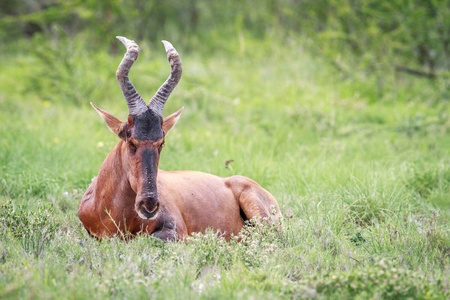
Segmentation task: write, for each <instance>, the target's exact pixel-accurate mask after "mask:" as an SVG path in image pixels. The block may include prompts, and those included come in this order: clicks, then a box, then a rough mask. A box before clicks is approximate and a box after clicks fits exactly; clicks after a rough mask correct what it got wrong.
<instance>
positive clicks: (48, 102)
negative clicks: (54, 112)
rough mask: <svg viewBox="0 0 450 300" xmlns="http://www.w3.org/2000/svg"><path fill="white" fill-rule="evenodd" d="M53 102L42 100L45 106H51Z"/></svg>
mask: <svg viewBox="0 0 450 300" xmlns="http://www.w3.org/2000/svg"><path fill="white" fill-rule="evenodd" d="M51 104H52V103H51V102H50V101H48V100H45V101H44V102H42V105H44V107H49V106H50V105H51Z"/></svg>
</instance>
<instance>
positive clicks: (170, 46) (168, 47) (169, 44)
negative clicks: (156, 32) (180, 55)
mask: <svg viewBox="0 0 450 300" xmlns="http://www.w3.org/2000/svg"><path fill="white" fill-rule="evenodd" d="M161 42H162V43H163V44H164V48H165V49H166V52H167V51H169V50H170V49H174V47H173V45H172V44H171V43H170V42H168V41H166V40H162V41H161Z"/></svg>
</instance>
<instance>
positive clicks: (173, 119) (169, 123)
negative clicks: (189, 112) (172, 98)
mask: <svg viewBox="0 0 450 300" xmlns="http://www.w3.org/2000/svg"><path fill="white" fill-rule="evenodd" d="M183 109H184V107H182V108H180V110H178V111H177V112H174V113H173V114H171V115H170V116H167V117H165V118H164V121H163V124H162V130H163V131H164V134H165V135H167V133H168V132H169V130H170V129H172V127H173V125H175V124H176V123H177V122H178V119H179V118H180V116H181V113H182V112H183Z"/></svg>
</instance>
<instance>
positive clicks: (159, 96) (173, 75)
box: [148, 41, 183, 117]
mask: <svg viewBox="0 0 450 300" xmlns="http://www.w3.org/2000/svg"><path fill="white" fill-rule="evenodd" d="M162 43H163V44H164V48H165V49H166V53H167V59H168V60H169V63H170V67H171V72H170V75H169V78H167V80H166V82H164V84H163V85H162V86H161V87H160V88H159V89H158V91H157V92H156V94H155V96H153V98H152V100H150V103H149V104H148V108H149V109H151V110H153V111H154V112H156V113H157V114H158V115H160V116H161V117H162V112H163V109H164V105H165V104H166V101H167V99H168V98H169V96H170V94H171V93H172V91H173V89H174V88H175V87H176V86H177V84H178V82H179V81H180V78H181V73H182V72H183V68H182V65H181V59H180V55H179V54H178V52H177V50H176V49H175V48H174V47H173V46H172V44H171V43H169V42H168V41H162Z"/></svg>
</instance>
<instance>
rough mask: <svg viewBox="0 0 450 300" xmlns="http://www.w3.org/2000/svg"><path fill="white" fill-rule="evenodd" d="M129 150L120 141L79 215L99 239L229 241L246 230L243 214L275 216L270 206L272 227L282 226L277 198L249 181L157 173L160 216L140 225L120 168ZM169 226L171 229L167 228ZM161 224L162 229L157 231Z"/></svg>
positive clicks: (123, 173) (90, 189)
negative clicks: (142, 236)
mask: <svg viewBox="0 0 450 300" xmlns="http://www.w3.org/2000/svg"><path fill="white" fill-rule="evenodd" d="M125 144H126V143H125V142H124V141H122V140H121V141H120V142H119V143H118V144H117V146H116V147H115V148H114V149H113V151H112V152H111V153H110V154H109V155H108V157H107V158H106V159H105V161H104V163H103V165H102V167H101V169H100V172H99V175H98V176H97V177H96V178H95V179H94V180H93V181H92V183H91V185H90V186H89V188H88V190H87V191H86V193H85V194H84V196H83V199H82V201H81V205H80V209H79V211H78V216H79V218H80V220H81V221H82V222H83V225H84V227H85V228H86V229H87V230H88V231H89V232H90V233H91V234H92V235H93V236H95V237H97V238H99V239H101V238H103V237H107V236H112V235H118V234H119V233H120V232H121V233H131V234H132V235H135V234H137V233H139V232H144V233H147V234H154V235H156V236H160V237H161V238H162V239H163V240H176V239H183V238H184V237H186V236H187V235H190V234H191V233H193V232H204V231H205V230H206V229H207V228H213V229H214V230H218V231H220V233H221V234H223V235H224V236H225V238H226V239H229V238H230V236H231V234H233V235H237V234H238V233H239V231H240V230H241V229H242V226H243V225H244V220H243V219H242V217H241V215H240V209H242V210H243V212H244V213H245V215H246V217H247V218H248V219H251V218H253V217H263V218H264V217H270V216H272V214H271V212H270V207H271V206H273V207H274V208H275V209H276V214H275V216H273V221H274V222H278V220H279V218H280V216H281V213H280V210H279V207H278V203H277V202H276V200H275V198H274V197H273V196H272V195H271V194H270V193H269V192H267V191H266V190H265V189H263V188H262V187H261V186H260V185H259V184H257V183H256V182H254V181H253V180H251V179H249V178H246V177H243V176H232V177H228V178H221V177H217V176H214V175H211V174H207V173H201V172H194V171H163V170H159V171H158V179H157V186H158V198H159V202H160V214H159V215H158V217H157V219H155V220H145V219H141V218H140V217H139V216H138V214H137V213H136V210H135V209H134V207H135V206H134V205H135V200H136V193H135V192H134V191H133V189H132V188H131V186H130V183H129V182H128V179H127V176H126V174H125V172H123V166H122V163H121V157H122V152H123V149H124V148H125V147H126V145H125ZM107 212H108V213H107ZM165 221H169V222H166V223H168V224H166V225H164V223H165ZM161 224H163V225H162V226H163V227H162V228H158V227H161ZM119 231H120V232H119Z"/></svg>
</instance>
